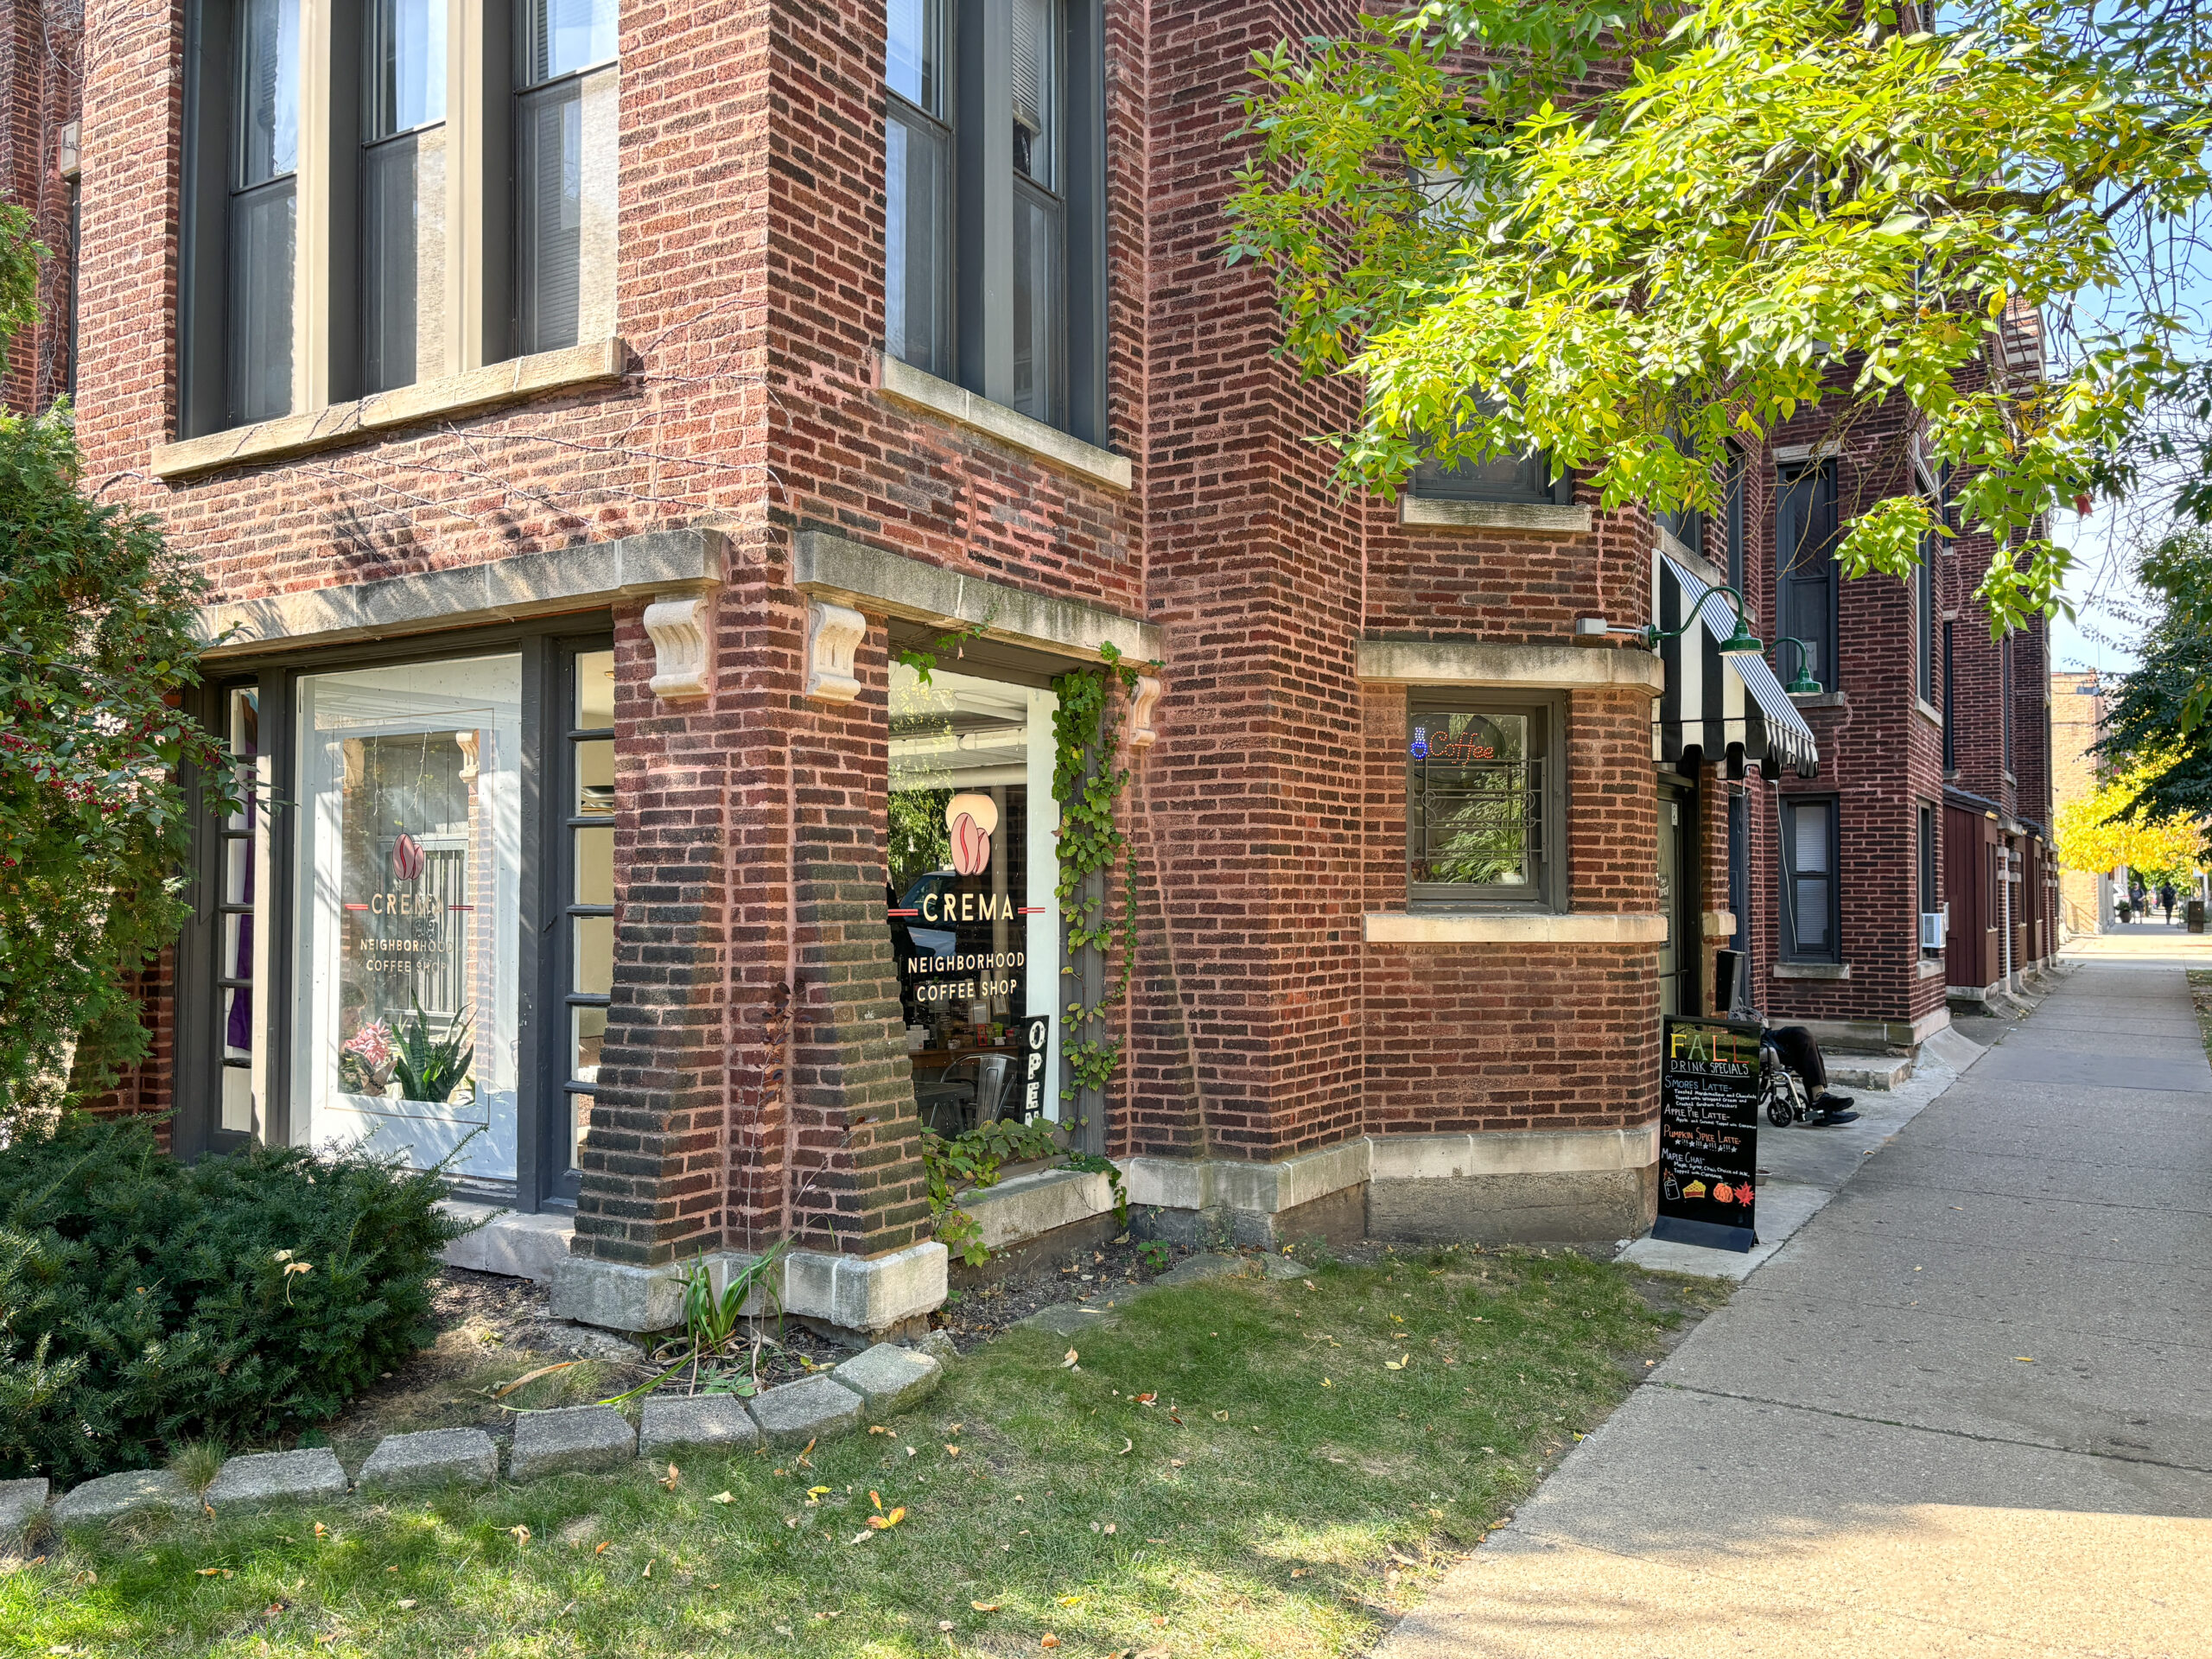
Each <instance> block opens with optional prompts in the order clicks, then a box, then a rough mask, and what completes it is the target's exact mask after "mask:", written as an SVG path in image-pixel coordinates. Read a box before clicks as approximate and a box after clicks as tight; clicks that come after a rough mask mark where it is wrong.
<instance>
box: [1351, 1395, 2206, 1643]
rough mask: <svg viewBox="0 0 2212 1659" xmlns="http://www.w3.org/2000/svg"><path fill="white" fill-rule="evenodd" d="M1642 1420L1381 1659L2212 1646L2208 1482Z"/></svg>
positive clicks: (1550, 1489) (1770, 1416)
mask: <svg viewBox="0 0 2212 1659" xmlns="http://www.w3.org/2000/svg"><path fill="white" fill-rule="evenodd" d="M1635 1406H1636V1410H1635V1414H1634V1417H1633V1419H1632V1420H1631V1419H1630V1418H1629V1417H1628V1416H1627V1415H1626V1414H1622V1415H1618V1416H1616V1418H1615V1419H1614V1421H1613V1422H1611V1423H1609V1424H1608V1425H1607V1426H1606V1427H1605V1428H1604V1429H1602V1430H1600V1431H1599V1433H1597V1434H1595V1435H1592V1437H1591V1438H1590V1439H1589V1440H1586V1441H1585V1442H1584V1443H1583V1444H1582V1446H1580V1447H1578V1448H1577V1449H1576V1451H1575V1453H1574V1455H1573V1458H1572V1459H1570V1460H1569V1462H1570V1465H1571V1466H1572V1467H1573V1471H1574V1475H1575V1477H1576V1478H1574V1479H1573V1480H1572V1481H1570V1480H1568V1479H1567V1472H1568V1471H1567V1469H1562V1470H1561V1471H1560V1473H1559V1474H1558V1475H1555V1476H1554V1477H1553V1478H1552V1479H1551V1480H1550V1481H1548V1482H1547V1483H1546V1484H1544V1486H1543V1487H1541V1489H1540V1490H1539V1491H1537V1493H1536V1494H1535V1497H1532V1498H1530V1499H1529V1501H1528V1502H1527V1503H1523V1504H1522V1508H1521V1510H1520V1513H1519V1515H1518V1516H1516V1519H1515V1520H1514V1522H1513V1524H1512V1525H1511V1526H1510V1528H1508V1529H1506V1530H1505V1531H1504V1532H1503V1533H1500V1534H1498V1535H1497V1536H1496V1537H1495V1538H1494V1539H1493V1540H1492V1541H1491V1543H1489V1544H1486V1545H1484V1548H1483V1549H1482V1550H1481V1551H1480V1552H1479V1553H1478V1555H1477V1556H1476V1557H1475V1559H1474V1561H1473V1562H1472V1563H1471V1564H1470V1565H1469V1566H1467V1567H1461V1568H1459V1569H1455V1571H1454V1573H1453V1574H1452V1592H1454V1593H1452V1595H1451V1596H1450V1597H1449V1598H1448V1599H1447V1598H1446V1597H1444V1596H1439V1597H1437V1598H1434V1599H1432V1600H1431V1602H1430V1603H1429V1604H1428V1605H1425V1606H1423V1607H1421V1608H1418V1609H1416V1610H1415V1611H1414V1612H1413V1613H1412V1614H1410V1615H1409V1616H1408V1617H1407V1618H1405V1619H1404V1620H1402V1621H1401V1623H1400V1624H1399V1625H1398V1627H1397V1629H1396V1630H1395V1631H1394V1632H1393V1633H1392V1635H1391V1637H1390V1639H1389V1641H1387V1642H1386V1643H1383V1647H1382V1649H1381V1651H1380V1654H1379V1655H1378V1659H1445V1656H1452V1659H1465V1656H1491V1655H1496V1656H1511V1659H1627V1656H1636V1659H1659V1656H1665V1659H1693V1656H1702V1655H1708V1654H1721V1655H1728V1656H1738V1655H1740V1656H1745V1659H1767V1656H1800V1655H1802V1656H1818V1659H1846V1656H1848V1659H1866V1656H1869V1655H1882V1654H1889V1655H1910V1656H1914V1659H1919V1656H1923V1655H1950V1654H1968V1653H1971V1654H1975V1655H1980V1656H1988V1655H1993V1654H1997V1655H2007V1656H2023V1659H2024V1656H2027V1655H2031V1654H2033V1655H2038V1656H2043V1655H2051V1654H2078V1655H2082V1656H2088V1655H2091V1654H2096V1655H2126V1656H2148V1655H2154V1654H2155V1655H2181V1654H2202V1652H2203V1651H2204V1649H2203V1648H2202V1646H2199V1645H2196V1642H2197V1638H2198V1637H2199V1635H2200V1634H2201V1633H2202V1631H2203V1630H2206V1629H2207V1628H2212V1580H2208V1578H2207V1575H2206V1574H2205V1573H2203V1572H2202V1560H2203V1559H2205V1558H2206V1557H2205V1552H2206V1551H2207V1550H2208V1549H2212V1483H2208V1482H2206V1481H2205V1480H2204V1479H2203V1478H2201V1477H2196V1476H2190V1475H2177V1474H2175V1473H2174V1472H2172V1471H2164V1470H2159V1469H2157V1468H2155V1467H2153V1466H2147V1465H2139V1464H2121V1463H2117V1462H2114V1461H2113V1460H2109V1459H2084V1458H2079V1457H2075V1456H2073V1455H2071V1454H2069V1453H2066V1452H2052V1451H2047V1450H2043V1449H2039V1448H2033V1447H2023V1446H1992V1445H1988V1444H1986V1443H1982V1442H1977V1441H1973V1440H1961V1439H1959V1438H1957V1437H1955V1436H1951V1435H1941V1434H1930V1433H1925V1432H1923V1431H1919V1430H1915V1429H1909V1428H1897V1427H1891V1426H1889V1425H1885V1424H1878V1423H1868V1422H1863V1421H1854V1420H1852V1419H1848V1418H1839V1417H1834V1416H1828V1415H1824V1414H1817V1413H1812V1412H1807V1411H1802V1410H1796V1409H1791V1408H1783V1407H1777V1406H1770V1405H1761V1404H1756V1403H1751V1402H1739V1401H1732V1400H1716V1399H1713V1397H1711V1396H1709V1395H1692V1394H1684V1393H1681V1392H1678V1391H1675V1390H1672V1389H1662V1388H1648V1389H1644V1390H1643V1391H1642V1393H1640V1394H1639V1395H1637V1400H1636V1402H1635ZM1501 1545H1502V1546H1503V1548H1500V1546H1501Z"/></svg>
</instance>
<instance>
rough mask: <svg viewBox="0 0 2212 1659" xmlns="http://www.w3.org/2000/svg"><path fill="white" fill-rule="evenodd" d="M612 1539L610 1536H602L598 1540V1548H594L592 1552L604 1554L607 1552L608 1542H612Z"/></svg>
mask: <svg viewBox="0 0 2212 1659" xmlns="http://www.w3.org/2000/svg"><path fill="white" fill-rule="evenodd" d="M611 1543H613V1539H612V1538H602V1539H601V1540H600V1541H599V1548H597V1549H594V1551H592V1554H594V1555H604V1554H607V1546H608V1545H609V1544H611Z"/></svg>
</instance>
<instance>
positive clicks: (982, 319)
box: [884, 0, 1105, 442]
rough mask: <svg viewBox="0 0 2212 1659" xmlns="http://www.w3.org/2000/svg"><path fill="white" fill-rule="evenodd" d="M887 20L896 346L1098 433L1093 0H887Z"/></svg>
mask: <svg viewBox="0 0 2212 1659" xmlns="http://www.w3.org/2000/svg"><path fill="white" fill-rule="evenodd" d="M886 22H887V31H886V50H885V82H886V86H887V90H888V93H889V96H888V98H887V101H886V105H887V107H886V118H885V149H884V175H885V179H884V184H885V188H884V196H885V222H884V256H885V257H884V264H885V280H884V346H885V349H886V350H887V352H888V353H890V354H891V355H892V356H893V357H896V358H899V359H902V360H904V361H906V362H908V363H911V364H912V365H914V366H915V367H917V368H918V369H922V370H924V371H925V372H928V373H931V374H934V375H937V376H939V377H940V378H944V379H948V380H955V381H957V382H958V383H959V384H960V385H963V386H965V387H967V388H968V389H969V391H975V392H977V393H980V394H981V395H982V396H983V397H988V398H989V399H990V400H991V401H993V402H995V403H999V404H1005V405H1006V406H1007V407H1008V408H1010V409H1014V410H1018V411H1020V413H1022V414H1024V415H1027V416H1031V417H1032V418H1033V419H1036V420H1039V421H1042V422H1044V423H1046V424H1047V425H1051V426H1055V427H1058V428H1060V429H1063V430H1065V431H1069V432H1072V433H1073V434H1075V435H1077V437H1080V438H1084V439H1085V440H1087V441H1090V442H1098V441H1099V440H1100V439H1101V437H1102V436H1103V431H1104V428H1105V398H1104V368H1105V272H1104V215H1103V130H1104V118H1103V103H1104V90H1103V75H1102V70H1101V60H1102V48H1101V41H1100V39H1099V27H1100V24H1099V16H1098V6H1097V3H1096V0H976V3H972V4H965V5H958V6H955V5H953V4H951V3H950V0H889V4H888V6H887V18H886Z"/></svg>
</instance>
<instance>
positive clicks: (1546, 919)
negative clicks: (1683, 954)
mask: <svg viewBox="0 0 2212 1659" xmlns="http://www.w3.org/2000/svg"><path fill="white" fill-rule="evenodd" d="M1366 929H1367V943H1368V944H1661V943H1662V942H1663V941H1664V940H1665V939H1666V937H1667V918H1665V917H1664V916H1661V915H1658V914H1656V912H1655V913H1652V914H1649V915H1644V914H1637V915H1627V916H1623V915H1593V914H1591V913H1589V912H1572V913H1569V914H1567V915H1564V916H1554V915H1536V914H1528V913H1516V912H1498V913H1497V914H1494V915H1482V914H1463V913H1454V912H1449V911H1438V912H1424V911H1397V910H1389V911H1370V912H1368V914H1367V918H1366Z"/></svg>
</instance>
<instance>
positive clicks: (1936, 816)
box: [1913, 801, 1943, 957]
mask: <svg viewBox="0 0 2212 1659" xmlns="http://www.w3.org/2000/svg"><path fill="white" fill-rule="evenodd" d="M1919 807H1920V845H1919V849H1918V850H1919V853H1920V915H1921V916H1932V915H1934V914H1936V912H1938V911H1940V910H1942V908H1943V901H1942V879H1943V874H1942V873H1943V860H1942V843H1941V842H1940V841H1939V840H1938V836H1940V835H1941V833H1942V831H1941V828H1940V826H1941V825H1942V821H1943V815H1942V811H1941V810H1939V809H1938V808H1937V807H1936V805H1935V804H1934V803H1933V802H1930V801H1922V802H1921V803H1919ZM1919 937H1920V920H1919V917H1918V916H1916V917H1915V918H1913V938H1914V939H1915V940H1917V939H1918V938H1919ZM1921 954H1922V955H1923V956H1929V957H1934V956H1940V955H1942V952H1941V951H1938V950H1923V951H1922V953H1921Z"/></svg>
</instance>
